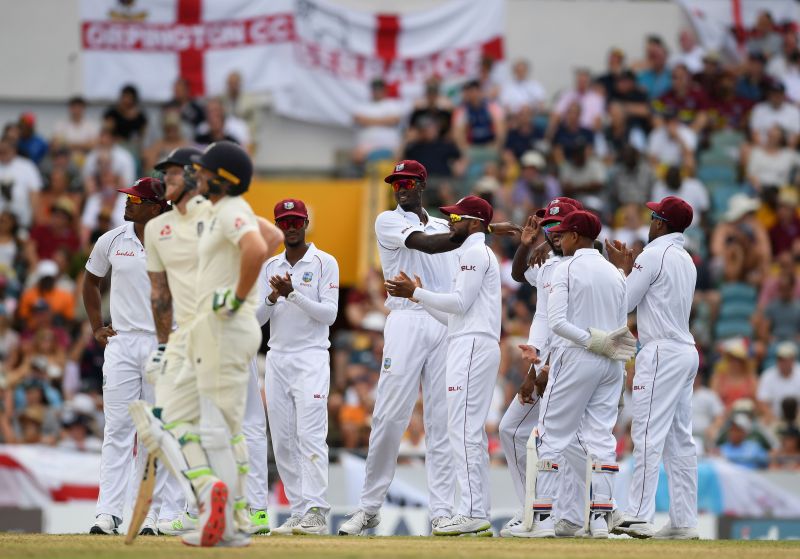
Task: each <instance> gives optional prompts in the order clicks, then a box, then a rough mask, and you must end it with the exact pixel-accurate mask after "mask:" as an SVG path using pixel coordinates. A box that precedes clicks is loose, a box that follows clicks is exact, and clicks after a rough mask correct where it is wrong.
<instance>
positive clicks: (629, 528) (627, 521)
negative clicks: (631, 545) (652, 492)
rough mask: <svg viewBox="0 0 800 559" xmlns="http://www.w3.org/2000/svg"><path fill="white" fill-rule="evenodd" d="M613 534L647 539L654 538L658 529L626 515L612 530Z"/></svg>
mask: <svg viewBox="0 0 800 559" xmlns="http://www.w3.org/2000/svg"><path fill="white" fill-rule="evenodd" d="M611 533H612V534H627V535H629V536H631V537H632V538H639V539H647V538H652V537H653V536H654V535H655V533H656V529H655V526H653V525H652V524H650V523H649V522H648V521H646V520H644V519H642V518H636V517H635V516H629V515H627V514H626V515H624V516H623V517H622V520H621V521H620V523H619V524H618V525H617V526H616V527H614V528H612V530H611Z"/></svg>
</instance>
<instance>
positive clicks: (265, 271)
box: [256, 261, 280, 326]
mask: <svg viewBox="0 0 800 559" xmlns="http://www.w3.org/2000/svg"><path fill="white" fill-rule="evenodd" d="M271 262H272V261H267V262H265V263H264V265H263V266H262V267H261V273H260V274H259V275H258V282H256V284H257V286H258V307H257V308H256V319H257V320H258V323H259V324H260V325H261V326H264V325H265V324H266V323H267V321H268V320H269V319H270V318H272V313H273V312H275V307H276V306H277V304H278V303H279V302H280V299H278V301H276V302H275V303H274V304H272V303H267V296H268V295H269V294H270V293H272V288H271V287H270V286H269V278H270V275H271V274H270V271H269V267H270V264H271Z"/></svg>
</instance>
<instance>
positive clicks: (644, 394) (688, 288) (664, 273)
mask: <svg viewBox="0 0 800 559" xmlns="http://www.w3.org/2000/svg"><path fill="white" fill-rule="evenodd" d="M683 246H684V236H683V234H682V233H670V234H668V235H664V236H662V237H659V238H657V239H655V240H654V241H652V242H651V243H650V244H648V245H647V246H646V247H645V249H644V251H642V253H641V254H640V255H639V256H638V258H636V262H635V264H634V266H633V270H632V271H631V273H630V275H628V278H627V280H626V284H627V292H628V309H627V310H628V311H630V312H632V311H633V309H634V308H635V309H637V311H636V324H637V326H638V329H639V341H640V342H641V344H642V349H641V351H639V354H638V355H637V356H636V376H634V378H633V425H632V428H631V435H632V438H633V458H634V471H633V478H632V480H631V489H630V491H629V493H628V510H627V511H626V512H627V513H628V514H630V515H632V516H636V517H638V518H642V519H646V520H647V521H649V522H652V520H653V515H654V514H655V506H656V486H657V485H658V467H659V462H660V461H661V458H662V455H663V458H664V468H665V470H666V472H667V479H668V481H669V497H670V499H669V502H670V510H669V514H670V522H671V525H672V526H673V527H675V528H694V527H696V526H697V450H696V447H695V444H694V439H693V438H692V385H693V383H694V377H695V375H696V374H697V367H698V363H699V357H698V355H697V349H696V348H695V343H694V337H693V336H692V334H691V332H690V331H689V315H690V312H691V308H692V300H693V298H694V287H695V282H696V279H697V269H696V268H695V265H694V262H692V258H691V257H690V256H689V254H688V253H687V252H686V250H684V248H683Z"/></svg>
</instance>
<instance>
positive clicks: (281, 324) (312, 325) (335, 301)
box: [256, 243, 339, 352]
mask: <svg viewBox="0 0 800 559" xmlns="http://www.w3.org/2000/svg"><path fill="white" fill-rule="evenodd" d="M287 272H288V273H289V275H290V276H291V278H292V286H293V287H294V291H293V292H292V293H290V294H289V297H288V298H286V297H283V296H281V297H278V300H277V301H276V302H275V304H274V305H273V304H270V303H269V302H268V301H266V300H265V299H266V297H267V296H268V295H269V294H270V293H272V288H271V287H270V285H269V280H270V278H271V277H272V276H285V275H286V273H287ZM259 288H260V289H259V293H260V294H262V295H263V298H262V301H261V304H260V305H259V308H258V311H257V312H256V316H257V317H258V321H259V323H261V325H262V326H263V325H264V324H265V323H266V322H267V320H269V321H270V329H269V333H270V336H269V347H270V349H273V350H275V351H282V352H297V351H303V350H306V349H328V348H329V347H330V345H331V343H330V339H329V338H328V335H329V327H330V326H331V324H333V323H334V322H335V321H336V313H337V312H338V309H339V264H338V263H337V262H336V259H335V258H334V257H333V256H331V255H330V254H328V253H327V252H323V251H321V250H319V249H318V248H317V247H315V246H314V244H313V243H312V244H311V246H309V247H308V250H307V251H306V253H305V254H304V255H303V258H301V259H300V260H298V261H297V262H296V263H295V265H294V266H292V265H291V264H289V261H288V260H286V251H284V252H282V253H280V254H278V255H277V256H273V257H272V258H270V259H269V260H268V261H267V263H266V264H265V265H264V268H263V269H262V271H261V278H260V280H259Z"/></svg>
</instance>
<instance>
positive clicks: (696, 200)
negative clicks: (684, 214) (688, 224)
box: [653, 165, 711, 226]
mask: <svg viewBox="0 0 800 559" xmlns="http://www.w3.org/2000/svg"><path fill="white" fill-rule="evenodd" d="M667 196H677V197H678V198H680V199H681V200H685V201H686V202H687V203H688V204H689V205H690V206H691V207H692V214H693V217H692V226H697V225H700V221H701V218H702V216H703V215H704V214H705V213H706V212H707V211H708V210H709V209H710V208H711V200H710V197H709V195H708V189H707V188H706V187H705V185H704V184H703V183H702V182H700V181H699V180H698V179H696V178H695V177H692V176H688V175H684V173H683V172H682V171H681V168H680V167H678V166H676V165H673V166H672V167H669V168H668V169H667V173H666V175H664V178H663V179H661V180H659V181H658V182H656V183H655V186H654V187H653V200H655V201H657V202H660V201H661V200H663V199H664V198H666V197H667Z"/></svg>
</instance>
